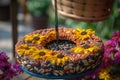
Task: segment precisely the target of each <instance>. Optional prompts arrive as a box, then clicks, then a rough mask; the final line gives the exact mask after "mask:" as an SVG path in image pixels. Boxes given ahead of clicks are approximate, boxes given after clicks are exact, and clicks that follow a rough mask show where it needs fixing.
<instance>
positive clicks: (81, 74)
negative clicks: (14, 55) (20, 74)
mask: <svg viewBox="0 0 120 80" xmlns="http://www.w3.org/2000/svg"><path fill="white" fill-rule="evenodd" d="M99 66H100V64H99V65H98V66H96V67H95V68H94V69H89V70H87V71H85V72H82V73H77V74H70V75H64V76H55V75H40V74H37V73H34V72H31V71H28V70H27V69H25V68H24V67H21V69H22V70H23V71H24V72H26V73H28V74H30V75H32V76H35V77H38V78H46V79H67V78H69V79H70V78H77V77H82V76H85V75H86V74H88V73H91V72H93V71H95V70H96V69H97V68H99Z"/></svg>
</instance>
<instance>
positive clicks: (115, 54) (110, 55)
mask: <svg viewBox="0 0 120 80" xmlns="http://www.w3.org/2000/svg"><path fill="white" fill-rule="evenodd" d="M115 65H117V66H119V67H120V31H116V32H114V33H113V35H112V36H111V39H110V40H108V41H106V42H105V44H104V57H103V59H102V63H101V66H100V68H99V69H97V70H95V71H94V72H93V73H90V74H88V75H85V76H83V77H81V78H75V79H72V80H81V79H82V78H84V79H87V78H90V79H91V78H92V79H97V80H99V79H103V80H120V77H119V76H120V73H119V76H115V78H114V79H113V78H112V76H113V75H115V74H113V75H112V74H111V73H112V69H113V67H114V66H115ZM117 69H119V68H117Z"/></svg>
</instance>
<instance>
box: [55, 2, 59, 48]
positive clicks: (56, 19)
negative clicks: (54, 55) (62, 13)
mask: <svg viewBox="0 0 120 80" xmlns="http://www.w3.org/2000/svg"><path fill="white" fill-rule="evenodd" d="M54 2H55V30H56V39H57V44H56V47H57V49H59V48H58V36H59V33H58V12H57V0H54Z"/></svg>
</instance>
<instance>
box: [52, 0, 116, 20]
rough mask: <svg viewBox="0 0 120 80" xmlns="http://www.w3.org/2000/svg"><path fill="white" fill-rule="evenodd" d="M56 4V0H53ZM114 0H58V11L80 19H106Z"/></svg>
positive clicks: (66, 15)
mask: <svg viewBox="0 0 120 80" xmlns="http://www.w3.org/2000/svg"><path fill="white" fill-rule="evenodd" d="M52 3H53V6H54V0H52ZM113 3H114V0H57V5H58V13H59V14H61V15H62V16H64V17H67V18H71V19H74V20H78V21H86V22H97V21H102V20H105V19H107V18H108V17H109V15H110V14H111V11H112V7H113Z"/></svg>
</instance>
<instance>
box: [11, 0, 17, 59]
mask: <svg viewBox="0 0 120 80" xmlns="http://www.w3.org/2000/svg"><path fill="white" fill-rule="evenodd" d="M17 10H18V3H17V0H11V3H10V11H11V12H10V15H11V23H12V42H13V58H15V44H16V42H17V38H18V31H17V24H18V20H17V12H18V11H17Z"/></svg>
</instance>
